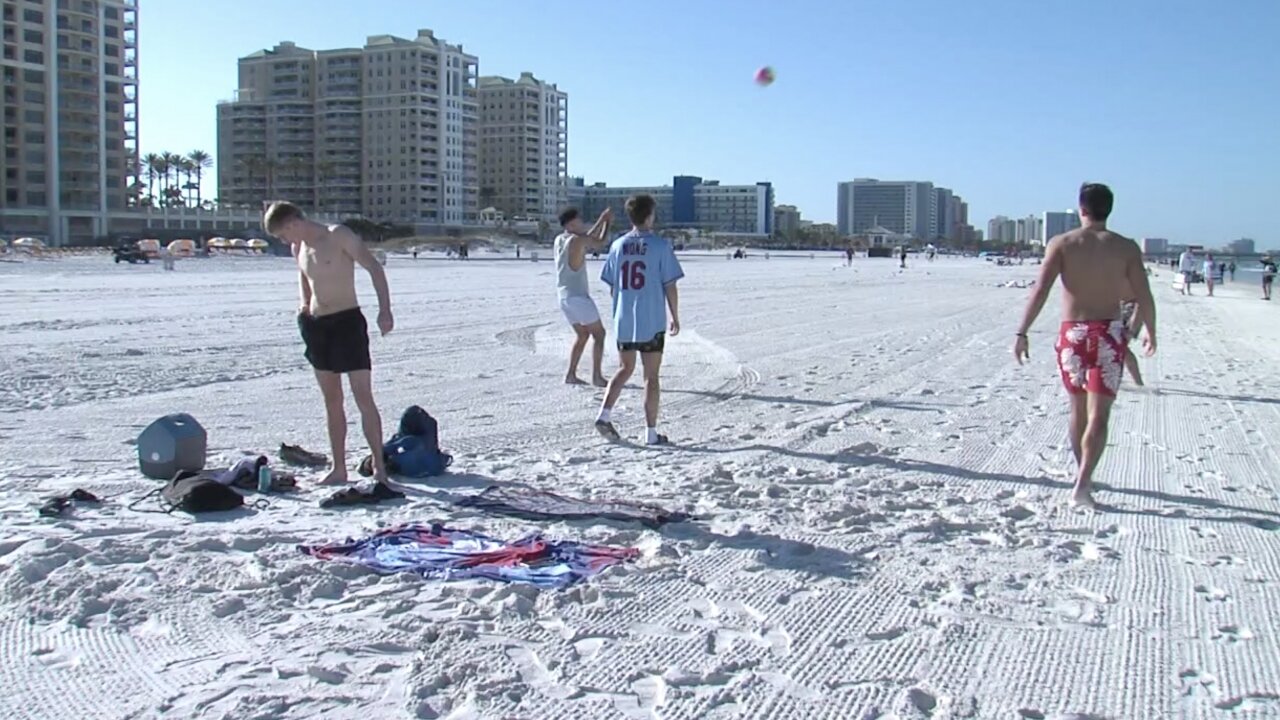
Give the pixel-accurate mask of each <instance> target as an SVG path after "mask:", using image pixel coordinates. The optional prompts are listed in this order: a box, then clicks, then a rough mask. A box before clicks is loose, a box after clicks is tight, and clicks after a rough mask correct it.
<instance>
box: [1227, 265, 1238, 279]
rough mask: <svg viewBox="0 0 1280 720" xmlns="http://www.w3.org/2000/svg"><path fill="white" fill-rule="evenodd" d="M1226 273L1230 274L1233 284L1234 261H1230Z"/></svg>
mask: <svg viewBox="0 0 1280 720" xmlns="http://www.w3.org/2000/svg"><path fill="white" fill-rule="evenodd" d="M1227 272H1229V273H1231V282H1235V281H1236V261H1235V260H1232V261H1231V264H1230V265H1228V266H1227Z"/></svg>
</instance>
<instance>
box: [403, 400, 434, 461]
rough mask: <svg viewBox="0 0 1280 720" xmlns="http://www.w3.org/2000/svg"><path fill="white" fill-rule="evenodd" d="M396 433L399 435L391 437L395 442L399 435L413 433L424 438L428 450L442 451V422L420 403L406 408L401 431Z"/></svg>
mask: <svg viewBox="0 0 1280 720" xmlns="http://www.w3.org/2000/svg"><path fill="white" fill-rule="evenodd" d="M396 435H397V437H392V438H391V440H392V441H393V442H394V441H395V440H397V439H398V438H399V437H404V436H406V435H412V436H414V437H418V438H422V442H423V443H424V444H426V446H427V449H428V450H431V451H433V452H440V423H438V422H436V419H435V418H433V417H431V413H429V412H427V411H426V410H423V409H422V407H421V406H420V405H411V406H409V407H408V408H407V409H405V411H404V414H403V415H401V416H400V432H399V433H397V434H396Z"/></svg>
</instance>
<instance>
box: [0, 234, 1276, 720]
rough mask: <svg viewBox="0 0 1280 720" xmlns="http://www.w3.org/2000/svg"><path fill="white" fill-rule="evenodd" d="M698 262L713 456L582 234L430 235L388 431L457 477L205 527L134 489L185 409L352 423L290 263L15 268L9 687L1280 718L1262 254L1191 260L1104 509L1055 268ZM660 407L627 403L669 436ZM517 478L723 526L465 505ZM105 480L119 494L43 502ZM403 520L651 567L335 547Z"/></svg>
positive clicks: (305, 480)
mask: <svg viewBox="0 0 1280 720" xmlns="http://www.w3.org/2000/svg"><path fill="white" fill-rule="evenodd" d="M684 263H685V270H686V273H687V278H686V280H685V281H684V283H683V284H682V286H681V287H682V308H683V313H682V314H683V318H682V319H683V325H684V332H683V333H682V334H681V335H680V336H679V337H678V338H673V339H671V340H670V341H669V343H668V353H667V358H666V367H665V370H664V373H665V376H664V386H665V387H664V392H665V395H664V400H665V403H664V408H663V431H664V432H666V433H668V434H669V435H670V436H671V439H672V441H673V442H674V443H676V447H672V448H663V449H655V450H650V449H640V448H636V447H628V446H625V445H611V444H608V443H606V442H604V441H603V440H601V439H600V438H599V437H598V436H597V435H596V434H595V432H594V431H593V429H592V426H591V425H592V420H593V419H594V413H595V409H596V406H597V403H598V402H599V392H600V391H598V390H596V389H594V388H582V387H568V386H565V385H563V384H562V382H561V380H562V378H563V376H564V369H565V367H564V365H565V362H566V355H567V351H568V344H569V339H570V335H571V333H570V331H569V329H568V328H567V327H566V326H565V325H564V323H563V320H562V317H561V316H560V314H559V312H558V310H557V307H556V302H555V293H554V287H553V285H554V279H553V275H552V265H551V263H549V262H546V261H545V259H544V261H543V262H537V263H535V262H515V261H493V260H490V259H487V258H485V257H481V256H479V255H476V256H473V259H472V260H471V261H469V262H466V263H463V262H451V261H445V260H443V259H439V258H433V259H422V260H417V261H414V260H411V259H408V258H405V257H393V258H391V260H390V261H389V264H388V274H389V278H390V283H391V289H392V294H393V299H394V305H395V307H394V309H395V315H396V320H397V329H396V331H395V332H394V333H393V334H391V335H390V336H388V337H385V338H375V339H374V340H373V342H372V352H373V361H374V387H375V392H376V395H377V399H378V402H379V405H380V407H381V409H382V414H383V418H384V424H385V426H386V428H387V434H388V435H389V434H390V433H391V432H392V431H393V430H394V427H395V423H396V420H397V419H398V418H399V416H400V413H401V411H402V410H403V409H404V408H405V407H406V406H408V405H411V404H420V405H422V406H423V407H425V408H427V409H428V410H429V411H430V412H431V413H432V414H434V415H435V416H436V417H438V418H439V420H440V423H441V442H442V445H443V446H444V448H445V449H446V450H449V451H451V452H452V453H454V455H455V462H454V465H453V468H452V470H453V472H452V474H451V475H448V476H445V477H442V478H438V479H434V480H425V481H415V482H413V483H407V484H406V492H407V493H408V494H409V497H408V499H407V501H403V502H400V503H397V504H390V505H386V506H374V507H368V508H352V509H341V510H325V509H321V508H320V507H318V502H319V500H320V499H322V498H323V497H325V496H326V495H328V494H329V492H330V491H329V490H328V489H321V488H316V487H315V486H314V481H315V479H317V478H318V477H319V475H320V473H318V472H316V473H312V472H305V473H301V474H300V483H301V484H302V485H303V489H302V492H299V493H297V494H294V495H273V496H271V503H272V504H271V506H270V507H269V508H266V509H263V510H252V509H250V510H246V511H245V512H243V513H236V514H232V515H230V516H228V517H221V516H202V517H199V518H194V519H193V518H192V517H191V516H189V515H185V514H183V513H174V514H173V515H168V516H166V515H156V514H141V513H137V512H133V511H130V510H128V509H126V507H125V506H126V505H127V504H128V502H129V501H131V500H133V499H134V498H136V497H138V496H140V495H142V494H144V493H145V492H147V491H148V490H151V489H153V488H155V487H156V486H157V482H156V481H153V480H148V479H146V478H144V477H142V475H141V474H140V473H139V472H138V469H137V458H136V453H135V448H134V440H135V438H136V436H137V434H138V432H139V431H140V430H141V429H142V428H143V427H144V426H146V425H147V424H148V423H150V422H151V421H152V420H154V419H155V418H157V417H159V416H161V415H165V414H167V413H171V412H189V413H191V414H193V415H194V416H195V417H196V418H197V419H198V420H199V421H200V422H201V423H202V424H203V426H204V427H205V428H206V429H207V431H208V434H209V464H210V466H220V465H228V464H230V463H231V462H233V461H234V460H237V459H239V458H240V457H242V456H243V454H244V453H246V452H253V453H257V452H268V453H274V451H275V449H276V448H277V447H278V445H279V444H280V443H281V442H290V443H295V442H296V443H301V444H302V445H304V446H306V447H307V448H309V449H312V450H318V451H323V452H327V450H328V447H327V442H326V438H325V434H324V421H323V408H322V404H321V400H320V395H319V392H318V391H317V389H316V388H315V384H314V380H313V378H312V375H311V371H310V369H309V368H308V367H307V366H306V364H305V361H304V360H303V357H302V348H301V344H300V341H299V339H298V337H297V329H296V326H295V323H294V315H293V312H294V308H295V307H296V305H297V298H296V293H297V289H296V288H297V284H296V275H295V271H294V270H293V269H292V266H291V265H290V261H289V260H287V259H276V258H221V259H214V260H185V261H181V262H179V263H178V270H177V271H176V272H164V271H163V270H162V269H161V267H160V265H159V264H158V263H156V264H152V265H138V266H116V265H113V264H112V263H111V262H110V259H109V258H77V259H66V260H59V261H40V260H29V261H26V262H20V263H4V264H0V307H3V308H4V310H3V313H0V329H2V332H0V410H2V411H3V413H2V414H0V483H3V485H2V486H0V516H2V517H3V522H4V526H3V529H2V530H0V638H2V641H0V654H2V655H3V658H4V659H3V662H0V717H3V718H120V719H124V718H234V719H236V720H242V719H249V718H259V719H263V720H266V719H268V718H271V719H275V718H326V719H333V720H340V719H344V718H354V719H359V720H370V719H371V718H379V719H380V718H452V719H455V720H461V719H462V718H530V719H535V720H543V719H551V718H592V719H594V718H690V719H692V718H804V719H805V720H819V719H820V718H824V719H831V720H845V719H850V718H867V719H870V718H904V719H906V718H1126V719H1128V718H1144V719H1145V718H1163V717H1180V718H1264V717H1280V661H1278V659H1280V619H1278V615H1277V608H1280V532H1278V529H1280V329H1278V327H1277V323H1276V318H1277V317H1278V316H1277V312H1280V308H1277V307H1276V306H1275V304H1273V303H1265V302H1262V301H1261V300H1260V299H1259V297H1260V292H1259V289H1258V287H1257V282H1256V277H1255V276H1253V275H1247V274H1243V273H1242V274H1241V275H1240V276H1238V277H1240V278H1241V282H1237V283H1227V284H1225V285H1222V286H1219V287H1218V289H1217V295H1218V296H1217V297H1214V298H1206V297H1205V296H1204V291H1203V287H1202V286H1200V287H1197V288H1196V295H1195V296H1193V297H1181V296H1179V295H1178V294H1177V293H1176V292H1175V291H1173V290H1171V289H1170V288H1169V281H1170V275H1169V274H1168V272H1167V271H1166V270H1161V269H1157V270H1156V273H1157V274H1156V276H1155V277H1154V278H1153V280H1152V283H1153V287H1154V289H1155V295H1156V299H1157V303H1158V308H1159V322H1160V327H1161V331H1162V332H1161V338H1160V340H1161V345H1160V352H1159V354H1158V355H1157V356H1156V357H1155V358H1152V359H1145V358H1144V359H1142V368H1143V371H1144V373H1145V374H1146V378H1147V381H1148V387H1147V388H1145V389H1140V390H1139V389H1135V388H1134V387H1133V386H1132V385H1131V384H1129V382H1128V380H1127V379H1126V385H1125V387H1124V388H1123V390H1122V394H1121V397H1120V399H1119V401H1118V402H1117V405H1116V409H1115V414H1114V417H1113V422H1112V428H1111V439H1110V445H1109V447H1108V450H1107V454H1106V455H1105V456H1104V458H1103V461H1102V465H1101V467H1100V469H1099V472H1098V476H1097V479H1098V481H1099V483H1100V484H1101V488H1100V491H1099V493H1098V499H1099V501H1100V502H1102V503H1104V504H1105V505H1106V508H1105V511H1104V512H1101V513H1098V514H1095V515H1088V514H1076V513H1073V512H1071V511H1069V510H1068V509H1067V508H1066V500H1067V496H1068V490H1067V488H1068V487H1069V483H1070V480H1069V478H1068V473H1069V472H1070V470H1071V468H1070V464H1071V462H1070V452H1069V450H1068V448H1067V445H1066V420H1065V411H1066V406H1065V403H1064V392H1063V390H1062V388H1061V385H1060V383H1059V381H1058V379H1057V373H1056V369H1055V366H1054V359H1053V350H1052V345H1053V342H1054V339H1055V336H1056V329H1057V319H1056V314H1057V294H1056V293H1055V296H1054V300H1051V301H1050V304H1049V306H1048V307H1047V308H1046V310H1045V314H1044V316H1042V318H1041V320H1040V321H1039V322H1038V323H1037V326H1036V328H1035V330H1034V331H1033V333H1032V334H1031V363H1030V364H1029V365H1028V366H1026V367H1019V366H1018V365H1017V364H1016V363H1015V362H1014V360H1013V356H1012V351H1011V348H1012V341H1013V333H1014V331H1015V329H1016V324H1017V321H1018V318H1019V317H1020V314H1021V312H1022V307H1023V303H1024V300H1025V298H1026V293H1027V292H1028V291H1027V290H1025V289H1018V288H1010V287H1002V285H1004V284H1006V283H1008V282H1009V281H1027V280H1030V279H1033V278H1034V275H1035V272H1036V269H1037V268H1035V267H1034V266H1031V265H1027V266H1015V267H995V266H994V265H992V264H991V263H985V262H982V261H979V260H967V259H949V258H940V259H938V260H937V261H936V262H933V263H928V262H926V261H925V260H924V258H923V257H917V258H913V259H912V260H911V262H910V267H909V268H908V269H907V270H906V271H904V272H899V270H898V269H897V266H896V263H895V262H894V261H891V260H866V259H858V260H856V261H855V265H854V267H853V268H852V269H849V268H845V267H841V266H840V263H841V261H840V259H839V258H837V257H836V256H835V255H834V254H832V255H830V256H824V255H821V254H820V255H819V256H818V257H816V258H813V259H811V258H809V257H808V256H804V257H792V258H785V257H780V256H777V255H775V256H773V257H772V258H771V259H765V258H763V257H756V256H753V257H751V258H749V259H746V260H738V261H728V260H726V259H724V257H723V255H719V256H711V255H707V256H701V257H697V256H691V257H688V258H685V260H684ZM592 267H593V269H594V268H596V267H598V266H597V265H595V264H594V263H593V265H592ZM593 277H594V272H593ZM1246 281H1247V282H1246ZM360 287H361V293H362V298H364V300H365V301H366V303H367V306H366V307H367V308H369V309H372V307H373V305H374V297H373V293H372V290H371V288H370V287H369V284H368V282H367V278H365V277H363V275H362V277H361V279H360ZM594 289H595V291H596V292H597V300H598V302H599V303H601V306H602V307H604V306H605V295H604V293H603V292H602V289H601V288H600V287H599V286H598V283H597V284H596V287H595V288H594ZM614 362H615V361H614V359H613V354H612V353H609V354H607V355H606V372H608V371H610V370H611V369H612V368H613V367H614ZM640 403H641V392H640V390H639V389H633V390H629V391H628V392H626V393H625V394H624V395H623V398H622V401H621V404H620V406H619V409H618V410H617V411H616V412H615V414H614V419H615V422H616V423H617V424H618V426H619V429H620V430H621V431H622V432H624V433H625V434H627V435H629V436H630V437H633V438H634V437H638V436H639V433H640V432H641V430H642V424H643V423H642V412H641V409H640ZM348 408H349V417H350V419H351V421H352V428H351V434H350V437H349V446H350V448H351V451H350V457H349V463H350V464H351V465H352V466H353V467H354V464H355V462H356V461H358V459H359V457H361V456H362V455H363V453H364V448H363V447H362V440H361V439H360V435H359V429H358V424H357V423H358V414H357V413H356V411H355V407H354V404H352V403H350V402H349V403H348ZM507 483H526V484H529V485H532V486H534V487H539V488H544V489H549V490H554V491H556V492H561V493H565V494H570V495H576V496H583V497H614V498H625V499H631V500H639V501H645V502H651V503H656V504H659V505H664V506H667V507H670V508H672V509H675V510H684V511H687V512H690V513H693V514H694V515H696V518H695V519H694V520H692V521H689V522H684V523H677V524H672V525H668V526H666V527H664V528H662V529H660V530H651V529H645V528H643V527H640V526H637V525H630V524H627V523H622V522H615V521H599V522H586V521H574V522H559V523H538V522H531V521H526V520H518V519H512V518H506V517H500V516H497V515H493V514H489V513H485V512H481V511H478V510H475V509H471V508H463V507H458V506H456V505H454V501H455V500H456V499H458V498H460V497H462V496H466V495H470V494H474V493H476V492H479V491H480V490H481V489H483V488H485V487H486V486H489V485H492V484H499V485H501V484H507ZM73 488H84V489H86V490H89V491H92V492H94V493H98V494H100V495H103V496H106V497H108V498H109V500H108V502H107V503H105V504H103V505H102V506H101V507H98V508H95V507H90V506H78V507H75V508H73V509H71V510H70V511H69V512H68V513H67V515H66V516H65V517H63V518H59V519H48V518H42V517H39V516H38V515H37V513H36V506H37V505H38V504H39V502H40V501H41V500H42V499H43V498H45V497H48V496H50V495H53V494H56V493H59V492H65V491H69V490H71V489H73ZM403 522H445V523H448V524H449V525H451V526H454V527H459V528H466V529H473V530H478V531H482V532H485V533H488V534H491V535H494V536H498V537H503V538H511V539H514V538H516V537H519V536H522V535H525V534H526V533H529V532H531V531H534V530H541V531H543V532H544V533H546V534H547V535H549V536H552V537H556V538H565V539H572V540H581V541H587V542H593V543H602V544H608V545H617V546H628V547H635V548H639V549H640V550H641V551H642V552H643V556H642V558H641V559H640V560H639V561H637V562H635V563H633V564H630V565H625V566H621V567H616V568H612V569H610V570H608V571H606V572H605V573H603V574H602V575H600V576H597V577H595V578H593V579H591V580H589V581H587V582H585V583H583V584H580V585H577V586H574V587H572V588H570V589H568V590H564V591H548V590H538V589H536V588H534V587H531V586H524V585H504V584H500V583H497V582H491V581H480V580H466V581H458V582H440V581H435V580H424V579H421V578H418V577H415V576H410V575H395V576H385V577H384V576H379V575H376V574H373V573H371V572H369V571H366V570H363V569H360V568H357V567H352V566H347V565H343V564H340V563H335V562H323V561H320V560H317V559H314V558H311V557H308V556H305V555H302V554H300V553H299V552H298V551H297V550H296V548H295V546H296V545H297V544H299V543H316V542H329V541H338V540H342V539H345V538H347V537H358V536H363V535H366V534H368V532H369V531H371V530H374V529H377V528H379V527H385V526H389V525H394V524H397V523H403Z"/></svg>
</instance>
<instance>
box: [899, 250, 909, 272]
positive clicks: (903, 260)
mask: <svg viewBox="0 0 1280 720" xmlns="http://www.w3.org/2000/svg"><path fill="white" fill-rule="evenodd" d="M898 267H899V268H901V269H903V270H906V269H907V246H906V245H903V246H902V247H901V248H899V249H898Z"/></svg>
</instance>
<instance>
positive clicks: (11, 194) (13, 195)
mask: <svg viewBox="0 0 1280 720" xmlns="http://www.w3.org/2000/svg"><path fill="white" fill-rule="evenodd" d="M4 199H5V200H8V201H9V202H11V203H13V204H15V205H17V204H18V191H17V190H15V189H12V188H10V189H9V190H6V191H5V193H4Z"/></svg>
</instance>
